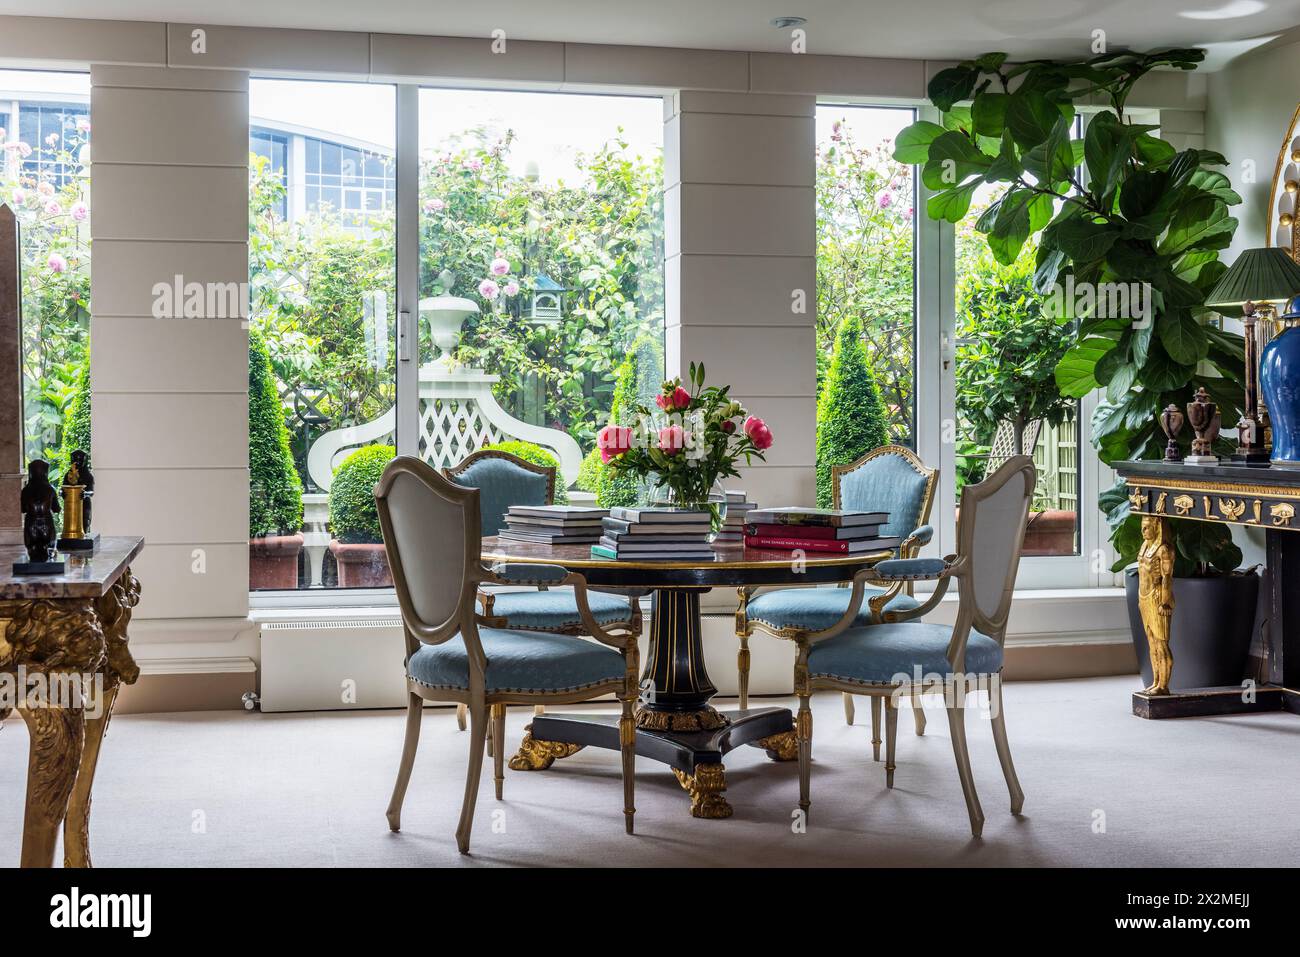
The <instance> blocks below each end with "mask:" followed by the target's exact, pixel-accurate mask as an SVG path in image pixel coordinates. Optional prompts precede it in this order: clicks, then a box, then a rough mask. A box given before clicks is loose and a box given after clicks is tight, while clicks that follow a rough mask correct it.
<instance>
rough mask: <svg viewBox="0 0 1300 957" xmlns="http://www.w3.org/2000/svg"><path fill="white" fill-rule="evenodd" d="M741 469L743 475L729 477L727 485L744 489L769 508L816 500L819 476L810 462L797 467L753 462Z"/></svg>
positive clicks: (806, 503)
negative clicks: (814, 472) (752, 464)
mask: <svg viewBox="0 0 1300 957" xmlns="http://www.w3.org/2000/svg"><path fill="white" fill-rule="evenodd" d="M778 441H779V440H778ZM739 471H740V478H738V479H736V478H731V479H727V487H728V488H738V489H744V490H745V491H746V492H748V493H749V500H750V501H751V502H757V503H758V504H759V505H761V506H764V507H766V508H775V507H777V506H781V505H805V506H808V505H815V504H816V502H817V477H816V475H814V474H813V469H812V466H811V465H806V466H800V467H798V468H787V467H782V466H777V465H754V466H742V467H741V468H740V470H739Z"/></svg>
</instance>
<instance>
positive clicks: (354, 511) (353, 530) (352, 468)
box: [330, 445, 397, 543]
mask: <svg viewBox="0 0 1300 957" xmlns="http://www.w3.org/2000/svg"><path fill="white" fill-rule="evenodd" d="M396 456H397V450H396V449H395V448H393V447H392V446H391V445H367V446H366V447H365V448H360V449H357V450H356V451H355V452H353V453H352V454H351V455H349V456H348V457H347V458H345V459H344V460H343V461H342V462H341V463H340V464H339V467H338V468H337V469H335V470H334V481H333V483H332V484H331V485H330V532H331V533H332V534H333V535H334V537H335V538H336V539H338V540H339V541H340V542H345V543H360V542H369V543H378V542H382V541H383V540H384V533H383V530H382V529H381V528H380V527H379V506H378V505H376V504H375V483H376V482H378V481H379V478H380V476H382V475H383V474H384V469H385V468H387V467H388V463H389V462H391V461H392V460H393V459H394V458H395V457H396Z"/></svg>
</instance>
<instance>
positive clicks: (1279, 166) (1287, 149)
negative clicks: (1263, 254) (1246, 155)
mask: <svg viewBox="0 0 1300 957" xmlns="http://www.w3.org/2000/svg"><path fill="white" fill-rule="evenodd" d="M1298 206H1300V107H1296V111H1295V112H1294V113H1292V114H1291V124H1290V125H1289V126H1288V127H1287V131H1286V137H1285V138H1284V139H1283V140H1282V148H1281V149H1280V150H1278V154H1277V163H1276V164H1274V166H1273V184H1272V188H1271V189H1270V190H1269V194H1268V227H1267V229H1266V230H1265V237H1264V240H1265V242H1266V243H1267V245H1269V246H1277V247H1278V248H1279V249H1285V250H1286V251H1287V253H1288V254H1289V255H1290V256H1291V258H1292V259H1294V260H1296V262H1300V222H1297V220H1298V219H1300V209H1298V208H1297V207H1298Z"/></svg>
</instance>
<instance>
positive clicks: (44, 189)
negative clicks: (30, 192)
mask: <svg viewBox="0 0 1300 957" xmlns="http://www.w3.org/2000/svg"><path fill="white" fill-rule="evenodd" d="M36 192H38V193H40V194H41V195H42V196H46V197H49V196H53V195H54V184H53V183H41V184H40V185H39V186H37V187H36Z"/></svg>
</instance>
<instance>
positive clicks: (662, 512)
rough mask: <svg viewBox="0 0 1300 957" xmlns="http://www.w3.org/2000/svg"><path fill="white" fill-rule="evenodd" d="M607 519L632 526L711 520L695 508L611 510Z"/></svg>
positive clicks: (710, 517)
mask: <svg viewBox="0 0 1300 957" xmlns="http://www.w3.org/2000/svg"><path fill="white" fill-rule="evenodd" d="M609 517H610V518H616V519H619V520H620V521H624V522H632V523H634V524H647V525H648V524H662V523H665V522H677V523H682V522H692V523H693V522H705V523H708V522H710V521H711V520H712V516H710V515H709V513H708V512H705V511H701V510H700V509H695V508H623V507H621V506H619V507H616V508H611V509H610V510H609Z"/></svg>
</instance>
